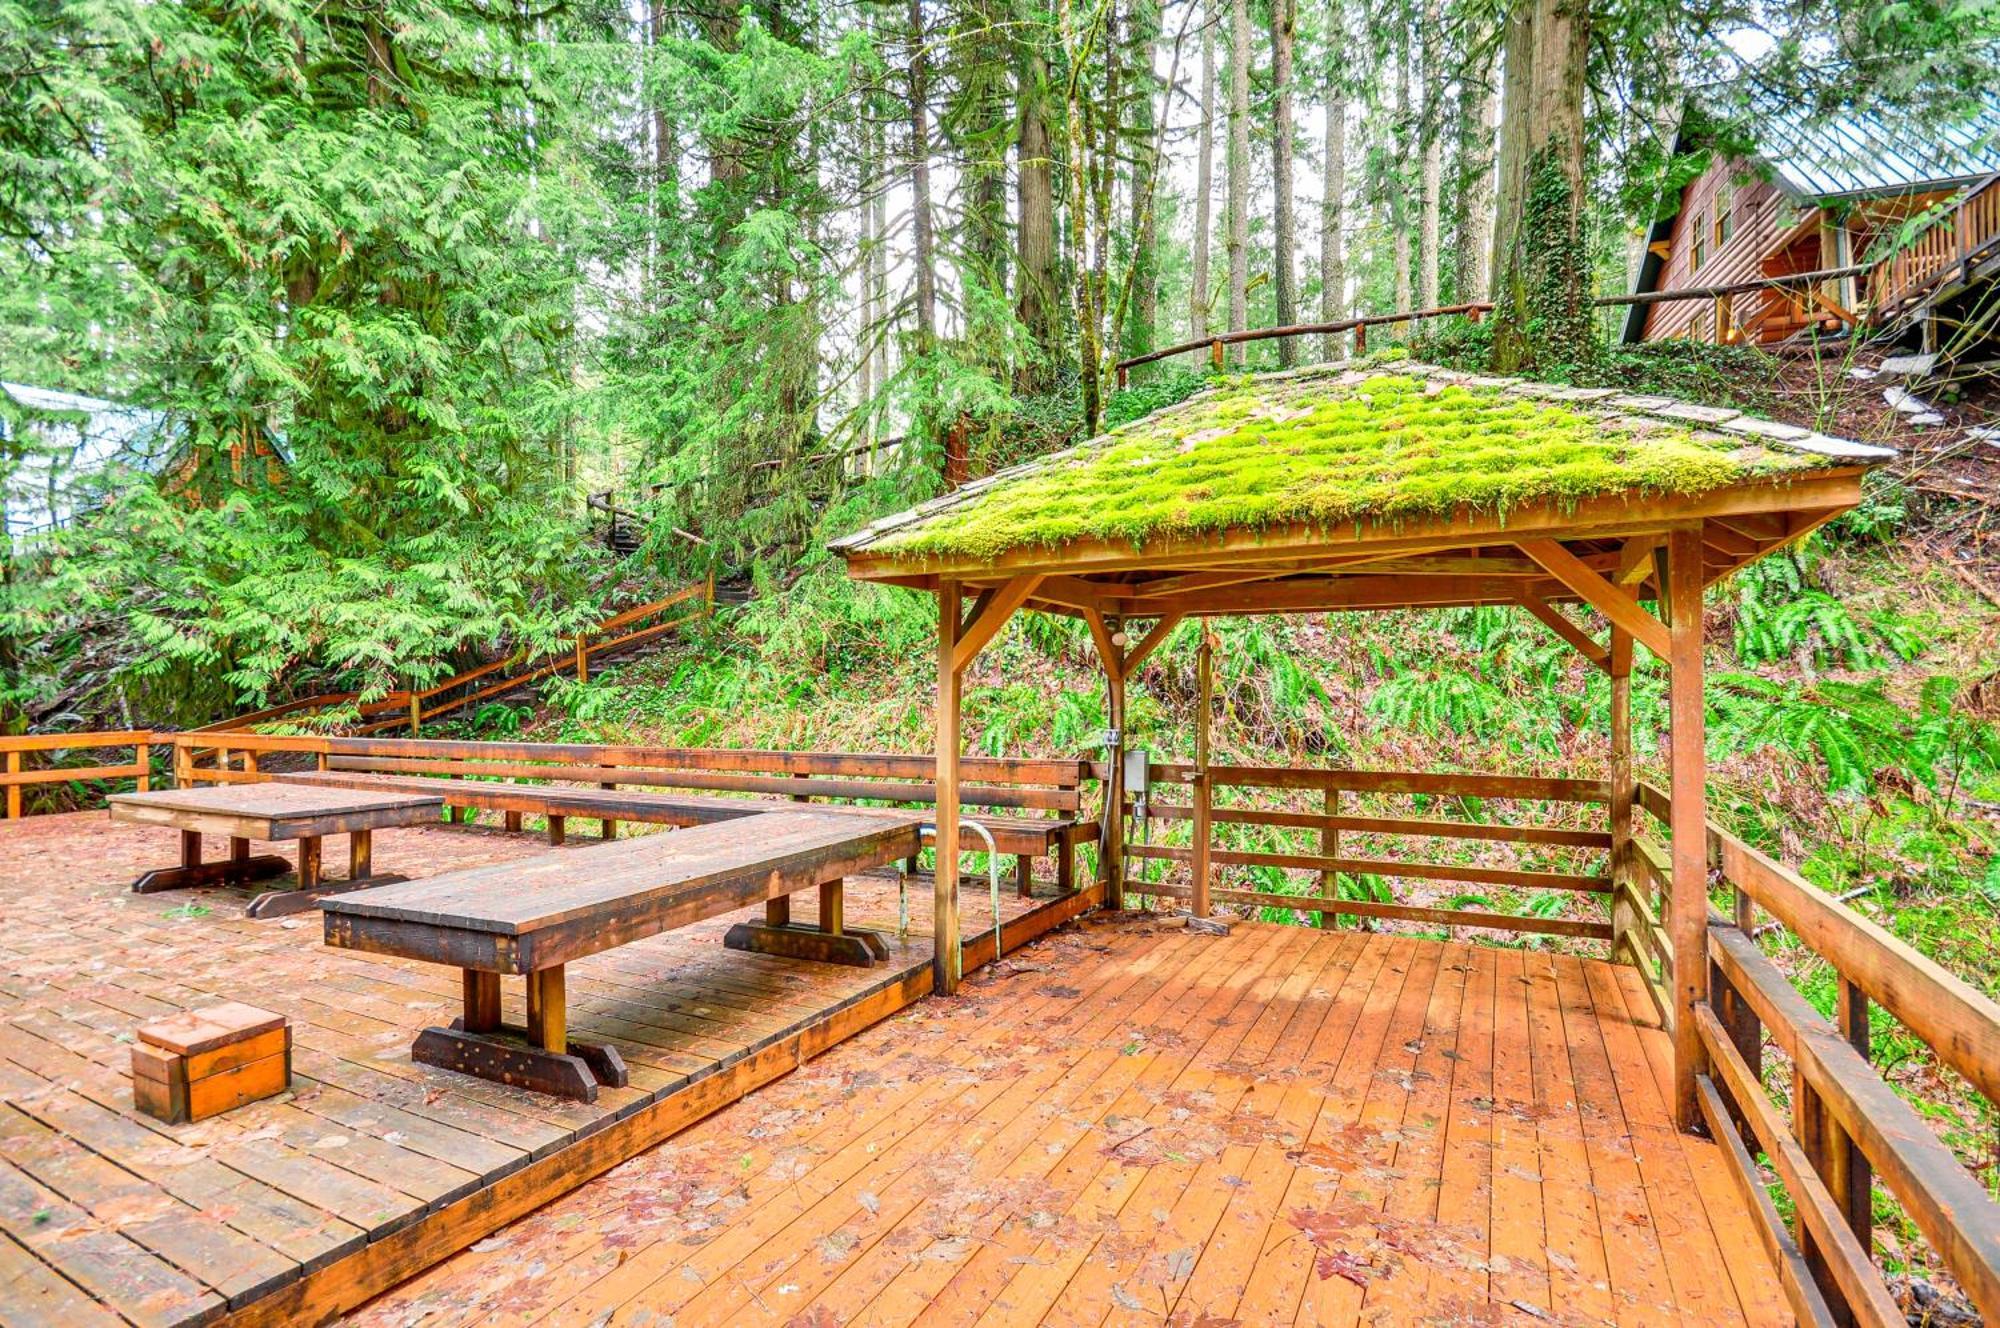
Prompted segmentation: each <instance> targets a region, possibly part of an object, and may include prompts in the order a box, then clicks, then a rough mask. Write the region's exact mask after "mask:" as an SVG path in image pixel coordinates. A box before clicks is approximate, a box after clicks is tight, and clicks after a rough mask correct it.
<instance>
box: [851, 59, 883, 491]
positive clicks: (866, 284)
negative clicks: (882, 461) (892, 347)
mask: <svg viewBox="0 0 2000 1328" xmlns="http://www.w3.org/2000/svg"><path fill="white" fill-rule="evenodd" d="M863 21H864V22H865V21H866V20H865V19H864V20H863ZM869 100H870V99H869V94H868V91H867V88H866V85H865V84H864V85H863V88H862V91H861V93H860V95H859V96H858V97H857V98H856V99H855V107H856V110H857V111H858V112H859V120H858V122H857V128H858V132H857V134H856V137H857V138H858V139H859V140H860V141H859V143H858V144H857V146H858V148H859V149H860V157H861V171H860V200H859V202H860V206H858V207H857V208H855V213H856V216H855V226H854V232H855V243H856V244H857V245H859V246H860V247H859V249H858V250H857V253H858V254H859V262H858V263H857V265H856V266H857V269H858V272H859V275H860V278H861V313H860V319H861V325H860V328H859V329H858V331H857V333H856V335H855V338H854V345H855V350H856V353H857V354H859V355H860V357H861V363H860V365H859V367H858V371H857V372H856V374H855V408H856V409H857V410H858V411H859V412H860V414H861V428H862V438H863V441H865V442H866V443H867V444H868V450H869V456H868V458H867V462H866V463H865V464H866V467H867V473H871V474H872V473H873V471H874V462H875V458H874V450H875V392H876V389H877V384H876V381H875V347H874V344H873V340H872V339H873V337H874V336H875V334H876V327H875V318H876V313H875V280H874V277H875V270H874V264H875V245H876V244H877V242H878V238H879V237H878V236H877V235H876V233H875V193H876V190H878V189H879V188H880V187H881V180H880V174H881V165H880V163H879V161H878V159H877V158H876V155H875V133H874V127H873V120H874V117H873V115H871V114H870V112H871V111H872V110H873V109H874V108H873V107H872V106H871V105H870V104H869Z"/></svg>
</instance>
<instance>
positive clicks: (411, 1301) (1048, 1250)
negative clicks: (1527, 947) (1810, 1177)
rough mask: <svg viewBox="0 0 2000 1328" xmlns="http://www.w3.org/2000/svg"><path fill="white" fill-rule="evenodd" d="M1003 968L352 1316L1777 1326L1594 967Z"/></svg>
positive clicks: (1697, 1143) (1140, 938) (1404, 962)
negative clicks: (635, 1221)
mask: <svg viewBox="0 0 2000 1328" xmlns="http://www.w3.org/2000/svg"><path fill="white" fill-rule="evenodd" d="M1003 972H1005V973H1006V975H1005V976H994V975H990V974H989V975H984V976H981V975H975V976H973V977H971V978H969V979H968V981H967V983H966V985H965V987H964V988H963V990H962V991H961V993H960V995H959V996H958V997H956V998H954V999H953V1000H952V1001H949V1002H936V1003H927V1004H924V1005H921V1006H919V1007H917V1008H915V1009H913V1010H911V1011H909V1012H907V1013H905V1014H904V1015H902V1016H901V1017H899V1018H897V1019H894V1020H891V1021H890V1022H888V1023H886V1024H884V1025H881V1026H878V1027H876V1028H874V1029H871V1030H868V1031H866V1032H863V1033H860V1034H857V1035H856V1036H855V1037H853V1038H851V1039H849V1040H848V1041H846V1042H844V1043H843V1044H842V1045H840V1046H839V1047H836V1048H834V1049H833V1050H832V1051H830V1052H829V1053H828V1054H827V1055H825V1056H824V1057H822V1058H820V1059H818V1060H816V1061H814V1062H813V1063H812V1064H810V1065H808V1066H806V1067H804V1068H802V1069H801V1070H800V1071H799V1072H798V1073H796V1074H794V1075H792V1076H790V1077H788V1078H786V1079H785V1080H782V1081H780V1082H777V1083H773V1084H771V1085H768V1086H767V1087H765V1088H763V1089H760V1090H759V1091H758V1092H756V1093H754V1094H752V1095H750V1096H749V1097H747V1098H745V1099H743V1100H742V1101H740V1102H738V1103H736V1104H735V1105H734V1106H731V1107H729V1108H728V1109H727V1110H725V1111H723V1112H721V1113H719V1114H718V1115H716V1116H715V1117H713V1118H711V1119H710V1120H708V1121H705V1122H703V1123H702V1124H700V1125H697V1126H695V1127H693V1128H691V1129H689V1130H687V1131H685V1132H683V1133H682V1134H680V1135H678V1136H676V1137H675V1138H673V1139H671V1140H669V1141H668V1142H666V1143H664V1144H663V1145H661V1146H660V1147H659V1148H656V1149H654V1150H653V1151H651V1152H649V1153H647V1154H645V1155H643V1156H641V1157H638V1158H634V1159H633V1160H631V1161H629V1162H627V1163H625V1164H623V1165H622V1166H620V1167H617V1168H615V1169H613V1170H612V1171H610V1172H609V1173H607V1174H606V1175H605V1176H603V1177H602V1178H600V1179H598V1180H596V1181H594V1182H592V1183H591V1184H588V1185H585V1186H583V1187H582V1188H581V1189H579V1190H577V1191H576V1192H575V1193H573V1194H571V1195H569V1196H568V1197H566V1198H564V1199H562V1200H559V1201H557V1202H556V1203H553V1204H551V1205H549V1206H548V1207H547V1208H545V1209H543V1210H542V1211H540V1212H538V1213H536V1214H535V1215H533V1216H531V1217H529V1218H526V1219H524V1220H522V1221H520V1222H517V1223H515V1224H513V1225H512V1226H510V1227H508V1228H506V1229H504V1230H502V1231H501V1232H499V1233H497V1234H496V1235H495V1236H493V1237H492V1238H491V1239H489V1240H487V1241H485V1242H482V1244H481V1247H480V1248H479V1249H477V1250H473V1251H467V1252H465V1253H463V1254H461V1255H458V1256H457V1257H455V1258H453V1259H451V1260H448V1261H446V1262H444V1263H442V1264H440V1265H439V1266H438V1267H436V1268H434V1269H432V1270H431V1271H430V1272H429V1273H427V1274H425V1275H423V1276H421V1277H419V1278H416V1279H414V1280H413V1281H411V1282H409V1283H408V1284H406V1285H404V1286H403V1287H400V1288H398V1289H397V1290H396V1291H394V1292H392V1293H390V1294H389V1295H387V1296H384V1297H382V1298H380V1299H379V1300H377V1301H376V1302H374V1303H373V1304H371V1305H369V1306H367V1307H365V1308H363V1309H362V1310H360V1311H358V1312H357V1313H356V1314H355V1315H354V1316H353V1322H354V1323H355V1324H356V1325H357V1326H358V1328H386V1326H387V1325H391V1324H401V1323H407V1322H411V1321H415V1320H418V1319H421V1321H422V1322H423V1323H425V1324H426V1325H427V1326H428V1325H453V1324H473V1323H481V1324H484V1323H513V1324H535V1325H557V1324H569V1325H584V1324H606V1325H619V1324H624V1325H640V1324H659V1323H663V1322H668V1321H672V1322H675V1323H679V1324H683V1325H686V1324H704V1325H705V1324H731V1325H736V1324H776V1325H784V1324H841V1325H881V1326H882V1328H891V1326H900V1325H924V1326H925V1328H931V1326H933V1325H937V1326H940V1328H942V1326H944V1325H953V1326H963V1325H971V1324H984V1325H1030V1324H1048V1325H1063V1326H1064V1328H1068V1326H1070V1325H1106V1324H1117V1325H1123V1324H1128V1323H1133V1324H1136V1323H1173V1324H1179V1325H1187V1324H1192V1323H1199V1322H1203V1321H1211V1322H1217V1323H1226V1322H1231V1321H1234V1322H1238V1323H1242V1324H1246V1325H1247V1324H1252V1323H1256V1324H1264V1323H1301V1324H1306V1323H1310V1324H1326V1325H1334V1324H1339V1325H1353V1324H1361V1323H1371V1324H1383V1323H1415V1322H1452V1323H1494V1324H1504V1323H1519V1324H1539V1323H1556V1324H1564V1325H1586V1324H1601V1323H1608V1324H1626V1323H1644V1324H1654V1323H1663V1322H1674V1323H1682V1324H1702V1325H1706V1324H1756V1325H1766V1324H1785V1323H1789V1322H1790V1321H1791V1320H1790V1317H1789V1315H1788V1314H1787V1312H1786V1311H1785V1308H1784V1306H1783V1304H1782V1302H1781V1300H1780V1299H1779V1297H1778V1296H1777V1293H1776V1285H1775V1280H1774V1278H1773V1276H1772V1273H1771V1270H1770V1268H1769V1266H1768V1264H1766V1263H1764V1261H1763V1259H1762V1255H1761V1253H1760V1252H1759V1250H1758V1248H1757V1246H1756V1244H1755V1242H1754V1241H1753V1240H1751V1239H1749V1236H1748V1227H1747V1225H1746V1221H1747V1215H1746V1214H1744V1213H1743V1212H1742V1211H1741V1209H1740V1207H1739V1206H1738V1201H1737V1200H1736V1199H1735V1197H1734V1196H1733V1195H1731V1194H1730V1193H1729V1192H1728V1189H1727V1186H1728V1177H1727V1175H1726V1173H1725V1172H1723V1171H1722V1170H1721V1166H1722V1165H1723V1159H1722V1158H1721V1156H1720V1154H1719V1153H1718V1151H1717V1150H1716V1148H1715V1147H1714V1145H1712V1144H1709V1143H1707V1142H1705V1141H1703V1140H1700V1139H1696V1138H1693V1137H1690V1136H1684V1135H1681V1134H1679V1133H1678V1132H1676V1131H1674V1130H1673V1128H1672V1125H1671V1122H1670V1120H1669V1117H1668V1115H1667V1108H1666V1098H1665V1095H1664V1092H1663V1085H1662V1080H1661V1078H1660V1075H1661V1072H1662V1070H1663V1068H1664V1066H1665V1059H1664V1058H1665V1057H1667V1056H1669V1055H1670V1048H1669V1047H1668V1045H1667V1041H1666V1038H1665V1035H1664V1033H1663V1032H1662V1031H1661V1030H1660V1029H1659V1027H1658V1025H1657V1021H1655V1020H1654V1019H1653V1018H1652V1011H1651V1007H1650V1005H1649V1004H1648V1003H1646V999H1645V997H1644V995H1643V993H1642V992H1640V991H1638V989H1636V988H1635V987H1631V986H1629V985H1628V984H1627V982H1626V981H1625V977H1624V975H1623V974H1622V973H1621V972H1620V971H1619V970H1617V969H1614V968H1612V967H1611V966H1609V965H1607V964H1604V963H1602V962H1600V961H1596V960H1581V959H1574V958H1571V957H1568V956H1563V955H1554V954H1549V953H1545V952H1539V951H1521V950H1496V949H1483V948H1478V947H1473V946H1466V945H1453V944H1445V943H1441V942H1436V941H1427V940H1420V939H1416V938H1412V937H1409V936H1398V935H1392V934H1379V933H1377V934H1364V933H1358V932H1352V931H1331V932H1319V931H1313V930H1309V929H1306V928H1299V927H1276V926H1268V925H1264V924H1256V923H1247V924H1239V925H1238V926H1237V928H1236V929H1235V931H1234V932H1233V933H1232V934H1231V935H1230V936H1229V937H1226V938H1209V937H1201V936H1194V935H1190V934H1188V933H1186V932H1184V931H1181V930H1179V929H1172V928H1166V927H1162V926H1159V925H1157V924H1149V923H1144V922H1131V921H1123V922H1110V921H1101V920H1086V922H1085V923H1084V924H1083V925H1082V926H1081V927H1079V928H1074V929H1071V930H1069V931H1066V932H1063V933H1060V934H1057V935H1054V936H1051V937H1048V938H1045V939H1043V940H1042V941H1039V942H1037V943H1035V944H1034V945H1032V946H1030V947H1029V948H1028V949H1027V950H1025V951H1023V952H1021V953H1020V954H1019V955H1017V956H1015V957H1014V958H1013V959H1012V960H1011V961H1010V964H1009V965H1008V966H1004V967H1003ZM722 1195H726V1196H727V1198H726V1199H720V1200H718V1198H717V1196H722ZM635 1213H636V1214H637V1215H638V1220H637V1225H636V1226H635V1223H634V1214H635ZM1350 1274H1351V1275H1352V1276H1351V1277H1350Z"/></svg>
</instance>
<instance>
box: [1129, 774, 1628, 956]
mask: <svg viewBox="0 0 2000 1328" xmlns="http://www.w3.org/2000/svg"><path fill="white" fill-rule="evenodd" d="M1148 782H1149V783H1150V785H1151V789H1152V795H1153V796H1152V797H1151V798H1149V799H1148V800H1147V801H1145V802H1144V803H1139V802H1136V801H1135V802H1134V803H1133V804H1132V807H1133V810H1134V812H1135V813H1137V814H1138V815H1139V816H1140V817H1141V819H1142V824H1145V825H1148V826H1150V824H1151V823H1153V822H1160V823H1164V825H1166V826H1168V827H1178V826H1180V825H1183V824H1185V825H1186V826H1188V828H1189V830H1188V841H1189V842H1187V843H1185V844H1156V843H1131V844H1127V845H1126V847H1125V852H1126V855H1127V856H1128V857H1130V858H1132V859H1135V860H1137V861H1140V862H1147V861H1162V862H1169V863H1175V864H1182V865H1185V866H1186V867H1187V868H1188V869H1189V877H1190V880H1189V881H1188V882H1187V883H1181V882H1174V881H1143V880H1128V881H1127V882H1126V883H1125V890H1126V892H1127V893H1128V894H1135V895H1157V896H1162V897H1165V898H1169V899H1189V898H1192V896H1193V894H1194V889H1195V887H1194V884H1193V881H1194V880H1195V879H1200V878H1205V877H1206V875H1207V873H1208V872H1209V871H1211V870H1212V869H1213V868H1216V867H1273V868H1279V869H1281V870H1284V871H1288V872H1300V873H1305V874H1306V877H1307V879H1306V882H1305V884H1306V885H1307V890H1306V891H1305V892H1304V893H1301V894H1286V893H1281V892H1278V891H1272V890H1247V889H1241V888H1219V889H1211V890H1210V891H1209V898H1210V900H1211V901H1213V902H1216V903H1226V904H1248V905H1251V906H1253V907H1257V908H1275V909H1289V910H1293V911H1296V912H1300V913H1314V914H1318V915H1320V921H1321V925H1322V926H1333V925H1336V923H1335V919H1336V918H1339V917H1359V918H1389V919H1397V920H1401V921H1407V922H1422V923H1428V924H1431V925H1436V926H1444V927H1477V928H1485V929H1489V930H1495V931H1507V932H1530V933H1540V934H1542V935H1549V936H1568V937H1576V938H1581V939H1588V940H1609V939H1610V938H1611V926H1610V924H1609V923H1608V922H1604V921H1597V920H1595V919H1587V918H1574V917H1545V916H1537V915H1534V914H1529V913H1511V912H1503V911H1500V910H1498V909H1491V908H1483V909H1474V908H1440V907H1433V906H1429V905H1419V904H1406V903H1398V902H1394V901H1392V900H1381V899H1371V898H1357V897H1354V896H1353V892H1352V891H1350V892H1348V894H1347V895H1343V894H1342V893H1341V890H1340V881H1341V878H1342V877H1346V878H1348V879H1349V880H1350V881H1351V880H1353V879H1355V878H1361V877H1375V878H1384V879H1391V880H1422V881H1433V882H1442V883H1447V884H1454V885H1464V886H1471V887H1481V886H1498V887H1504V888H1509V889H1528V890H1535V891H1547V892H1562V893H1564V894H1576V893H1580V894H1584V895H1605V896H1608V895H1609V894H1610V893H1611V877H1610V876H1609V874H1608V872H1606V871H1605V870H1602V869H1599V870H1576V871H1545V870H1526V869H1522V868H1519V867H1490V866H1475V865H1467V864H1463V863H1449V862H1425V861H1421V860H1418V859H1415V858H1405V857H1400V856H1398V857H1393V858H1392V857H1376V856H1363V855H1358V854H1354V853H1349V852H1345V851H1343V841H1342V836H1343V835H1364V836H1370V837H1374V836H1394V837H1397V838H1399V839H1431V840H1450V841H1461V842H1462V841H1467V840H1473V841H1486V842H1494V843H1507V844H1515V845H1519V846H1522V847H1523V848H1529V847H1533V848H1542V849H1554V850H1558V851H1561V852H1565V853H1572V854H1574V853H1579V852H1581V853H1589V854H1596V853H1602V852H1605V851H1608V850H1609V849H1610V847H1611V835H1610V832H1609V830H1608V829H1606V828H1594V827H1578V826H1546V825H1507V824H1500V823H1497V822H1489V821H1479V820H1470V819H1438V818H1433V817H1430V816H1420V815H1416V814H1411V813H1403V814H1392V813H1390V812H1389V811H1388V809H1386V808H1383V807H1380V806H1378V805H1375V804H1378V803H1379V802H1380V801H1381V799H1384V798H1398V799H1400V798H1408V797H1423V798H1434V799H1466V800H1482V801H1483V800H1487V799H1499V800H1507V801H1509V802H1512V801H1516V800H1519V801H1529V802H1546V803H1557V804H1586V805H1601V804H1604V803H1605V802H1607V801H1608V799H1609V796H1610V793H1609V786H1608V785H1607V784H1606V783H1605V782H1604V781H1602V780H1590V779H1548V778H1537V777H1530V776H1517V775H1455V774H1405V773H1400V772H1390V771H1373V770H1302V769H1296V768H1289V767H1282V766H1223V765H1211V766H1209V767H1208V771H1207V778H1206V779H1203V778H1200V777H1199V776H1198V775H1197V770H1196V767H1195V766H1192V765H1179V764H1156V765H1152V766H1149V767H1148ZM1176 787H1184V788H1186V789H1187V791H1188V792H1187V796H1186V800H1185V801H1178V800H1172V801H1170V800H1167V799H1166V798H1165V797H1164V796H1163V795H1164V794H1165V793H1166V792H1167V791H1168V790H1169V789H1173V788H1176ZM1232 791H1235V792H1237V793H1241V794H1247V795H1249V797H1247V798H1246V797H1242V796H1232ZM1343 798H1347V799H1349V800H1350V801H1348V802H1345V803H1343V801H1342V800H1343ZM1359 798H1366V799H1368V800H1369V804H1370V805H1367V806H1359V805H1357V803H1356V802H1355V801H1354V800H1355V799H1359ZM1253 799H1261V800H1262V801H1261V803H1260V802H1257V801H1253ZM1312 801H1317V802H1318V804H1319V805H1318V806H1317V807H1312V806H1306V805H1301V804H1302V803H1309V802H1312ZM1273 802H1276V803H1277V804H1278V805H1271V804H1272V803H1273ZM1594 819H1595V818H1594ZM1222 826H1231V827H1243V826H1251V827H1262V828H1265V829H1267V830H1271V831H1276V832H1278V833H1279V835H1280V836H1281V837H1282V836H1284V835H1288V834H1291V835H1296V834H1303V835H1307V836H1311V837H1312V839H1313V842H1312V844H1311V848H1312V849H1313V850H1315V851H1310V852H1293V851H1283V852H1275V851H1266V850H1264V849H1243V848H1230V847H1225V846H1223V845H1222V844H1220V843H1218V839H1217V830H1218V827H1222ZM1241 833H1242V832H1240V831H1231V832H1229V833H1228V834H1226V835H1224V836H1223V837H1224V838H1225V839H1226V838H1228V837H1230V836H1231V835H1240V834H1241ZM1142 837H1145V838H1150V835H1145V836H1142Z"/></svg>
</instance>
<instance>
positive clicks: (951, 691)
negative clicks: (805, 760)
mask: <svg viewBox="0 0 2000 1328" xmlns="http://www.w3.org/2000/svg"><path fill="white" fill-rule="evenodd" d="M958 599H959V585H958V582H956V581H950V580H946V581H940V582H939V583H938V683H937V779H936V784H937V840H936V843H937V870H936V871H935V872H934V873H933V874H932V877H931V880H932V884H933V893H932V905H931V946H932V949H931V990H932V991H933V992H935V993H937V994H938V995H941V996H948V995H950V994H951V993H952V992H955V991H957V990H958V978H959V963H960V955H959V945H958V736H959V735H958V718H959V677H960V674H959V670H958V668H957V665H956V663H955V660H954V656H955V654H956V653H957V649H958Z"/></svg>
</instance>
